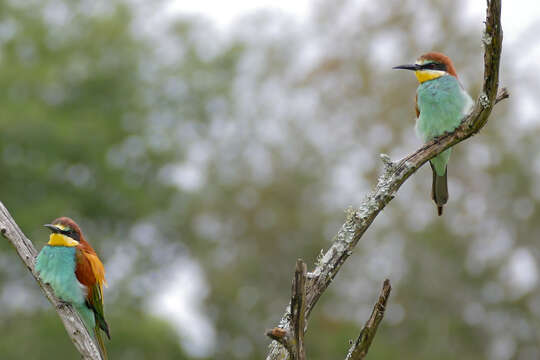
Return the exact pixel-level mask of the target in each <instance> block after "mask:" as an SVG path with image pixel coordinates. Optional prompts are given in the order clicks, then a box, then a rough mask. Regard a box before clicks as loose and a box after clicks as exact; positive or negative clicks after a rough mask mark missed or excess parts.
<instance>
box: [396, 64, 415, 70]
mask: <svg viewBox="0 0 540 360" xmlns="http://www.w3.org/2000/svg"><path fill="white" fill-rule="evenodd" d="M420 68H421V67H420V65H417V64H412V65H399V66H394V67H393V68H392V69H404V70H414V71H416V70H420Z"/></svg>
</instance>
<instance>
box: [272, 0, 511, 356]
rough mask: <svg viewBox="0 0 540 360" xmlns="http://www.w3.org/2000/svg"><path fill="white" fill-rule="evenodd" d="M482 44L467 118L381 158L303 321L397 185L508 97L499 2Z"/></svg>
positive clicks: (311, 292)
mask: <svg viewBox="0 0 540 360" xmlns="http://www.w3.org/2000/svg"><path fill="white" fill-rule="evenodd" d="M483 43H484V51H485V55H484V84H483V86H482V93H481V94H480V96H479V97H478V99H477V100H476V103H475V105H474V107H473V110H472V112H471V113H470V114H469V115H467V116H466V117H465V118H464V119H463V121H462V123H461V125H460V126H459V127H458V128H457V129H456V130H454V131H453V132H452V133H448V134H445V135H443V136H440V137H439V138H437V139H435V140H433V141H430V142H429V143H427V144H425V145H424V146H422V147H421V148H420V149H419V150H417V151H416V152H414V153H413V154H411V155H409V156H406V157H405V158H403V159H402V160H400V161H398V162H392V161H391V160H390V158H389V157H388V156H386V155H385V156H382V158H383V162H384V171H383V173H382V175H381V176H380V177H379V179H378V181H377V185H376V186H375V189H374V190H373V191H371V192H370V193H369V194H368V195H367V196H366V198H365V200H364V201H363V202H362V204H361V205H360V207H359V208H358V209H349V210H348V211H347V218H346V221H345V223H344V224H343V226H342V227H341V229H340V230H339V232H338V234H337V235H336V236H335V238H334V240H333V242H332V245H331V246H330V248H329V249H328V250H327V251H326V253H325V254H324V255H323V256H322V258H321V259H320V261H319V262H318V263H317V265H316V267H315V269H314V270H313V271H312V272H310V273H308V274H307V283H306V305H305V306H306V318H307V317H309V315H310V313H311V310H313V307H314V306H315V304H316V303H317V301H318V300H319V298H320V297H321V295H322V294H323V293H324V291H325V290H326V289H327V288H328V286H329V285H330V283H331V282H332V280H333V279H334V277H335V276H336V274H337V273H338V272H339V270H340V269H341V266H342V265H343V263H344V262H345V261H346V260H347V258H348V257H349V256H350V255H351V254H352V251H353V249H354V248H355V246H356V244H357V243H358V241H359V240H360V239H361V238H362V236H363V235H364V233H365V232H366V230H367V229H368V228H369V226H370V225H371V223H372V222H373V220H374V219H375V217H376V216H377V215H378V214H379V212H380V211H381V210H382V209H383V208H384V207H385V206H386V205H387V204H388V203H389V202H390V201H391V200H392V199H393V198H394V196H395V194H396V192H397V191H398V190H399V188H400V187H401V185H403V183H404V182H405V181H406V180H407V179H408V178H409V177H410V176H411V175H412V174H414V172H416V170H418V169H419V168H420V167H421V166H422V165H423V164H424V163H426V162H427V161H429V160H430V159H431V158H433V157H434V156H436V155H437V154H439V153H440V152H442V151H444V150H446V149H447V148H449V147H451V146H453V145H455V144H457V143H459V142H461V141H463V140H465V139H467V138H469V137H471V136H473V135H474V134H476V133H477V132H478V131H480V129H481V128H482V127H483V126H484V125H485V124H486V122H487V119H488V117H489V114H490V113H491V110H492V109H493V106H494V105H495V104H496V103H497V102H498V101H500V100H502V99H504V98H507V97H508V92H507V91H506V89H503V90H501V92H500V93H497V91H498V86H499V63H500V58H501V49H502V27H501V0H488V1H487V16H486V27H485V32H484V36H483ZM289 317H290V314H289V312H288V311H286V312H285V314H284V315H283V316H282V318H281V321H280V323H279V327H280V328H283V329H286V330H288V329H289V327H290V322H289V320H288V319H289ZM287 356H288V355H287V351H286V350H285V349H284V348H283V347H282V346H280V345H279V343H277V342H272V343H271V344H270V350H269V352H268V355H267V358H266V359H267V360H277V359H280V360H282V359H287Z"/></svg>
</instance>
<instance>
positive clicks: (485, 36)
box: [482, 32, 493, 46]
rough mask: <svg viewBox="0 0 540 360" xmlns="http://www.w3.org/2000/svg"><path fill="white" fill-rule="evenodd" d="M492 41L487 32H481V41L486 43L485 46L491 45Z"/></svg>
mask: <svg viewBox="0 0 540 360" xmlns="http://www.w3.org/2000/svg"><path fill="white" fill-rule="evenodd" d="M492 41H493V38H492V37H491V36H490V35H489V34H487V33H486V32H484V33H483V34H482V43H483V44H484V45H486V46H487V45H491V42H492Z"/></svg>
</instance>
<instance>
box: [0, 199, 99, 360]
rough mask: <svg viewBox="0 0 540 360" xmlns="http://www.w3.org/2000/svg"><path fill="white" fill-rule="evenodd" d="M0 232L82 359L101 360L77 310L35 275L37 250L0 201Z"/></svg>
mask: <svg viewBox="0 0 540 360" xmlns="http://www.w3.org/2000/svg"><path fill="white" fill-rule="evenodd" d="M0 233H1V234H2V235H3V236H4V237H5V238H6V239H7V240H9V242H10V243H11V244H12V245H13V246H14V247H15V250H17V254H19V257H20V258H21V260H22V262H23V263H24V264H25V265H26V268H27V269H28V270H29V271H30V273H31V274H32V276H34V279H36V281H37V283H38V284H39V286H40V287H41V290H42V291H43V293H44V294H45V296H46V297H47V299H49V301H50V302H51V304H53V306H54V308H55V309H56V312H57V313H58V316H59V317H60V319H61V320H62V322H63V323H64V327H65V328H66V331H67V333H68V335H69V337H70V339H71V341H72V342H73V345H75V347H76V348H77V350H78V351H79V353H80V354H81V356H82V359H83V360H101V356H100V354H99V351H98V349H97V347H96V345H95V344H94V341H93V340H92V337H91V336H90V334H89V333H88V330H87V329H86V327H85V326H84V324H83V322H82V321H81V319H80V318H79V314H78V313H77V311H75V310H74V309H73V307H72V306H71V305H69V304H66V303H65V302H62V301H60V300H59V299H58V298H57V297H56V296H55V295H54V293H53V291H52V289H51V287H50V286H49V285H47V284H44V283H43V282H41V280H40V279H39V277H38V276H37V274H36V272H35V270H34V263H35V259H36V256H37V250H36V248H34V245H33V244H32V242H31V241H30V240H29V239H28V238H27V237H26V236H25V235H24V234H23V232H22V231H21V229H20V228H19V226H18V225H17V223H16V222H15V220H13V218H12V217H11V215H10V214H9V211H8V210H7V209H6V207H5V206H4V204H2V202H0Z"/></svg>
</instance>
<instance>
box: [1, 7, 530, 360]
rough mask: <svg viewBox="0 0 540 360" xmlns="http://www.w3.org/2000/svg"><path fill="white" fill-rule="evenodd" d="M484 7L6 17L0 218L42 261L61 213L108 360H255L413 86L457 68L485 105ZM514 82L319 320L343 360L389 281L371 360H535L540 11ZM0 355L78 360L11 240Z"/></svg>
mask: <svg viewBox="0 0 540 360" xmlns="http://www.w3.org/2000/svg"><path fill="white" fill-rule="evenodd" d="M484 10H485V2H484V1H465V0H459V1H444V0H432V1H416V0H388V1H384V2H375V1H361V0H338V1H336V0H313V1H297V2H295V1H289V2H286V1H282V2H279V1H278V2H270V1H262V2H260V4H259V2H257V1H252V2H249V3H248V2H244V1H231V2H222V1H211V0H199V1H197V2H187V1H172V0H170V1H166V0H162V1H142V0H138V1H137V0H133V1H121V0H106V1H105V0H92V1H90V0H85V1H74V0H73V1H72V0H39V1H38V0H0V85H1V86H0V88H1V92H0V93H1V96H0V169H1V175H0V201H2V202H3V203H4V204H5V205H6V206H7V208H8V209H9V210H10V212H11V214H12V215H13V216H14V218H15V220H16V221H17V222H18V223H19V225H20V226H21V228H22V229H23V231H24V232H25V233H26V234H27V236H29V237H30V238H31V239H32V240H33V241H34V243H35V245H36V247H37V248H38V249H39V248H41V247H42V246H43V245H44V244H45V243H46V241H47V239H48V231H47V230H46V229H45V228H43V227H42V224H45V223H48V222H50V221H51V220H52V219H54V218H56V217H58V216H61V215H67V216H70V217H73V218H74V219H75V220H76V221H77V222H78V223H79V224H80V225H81V226H82V228H83V230H84V232H85V233H86V236H87V238H88V240H89V241H90V242H91V243H92V244H93V246H94V247H95V248H96V250H97V251H98V253H99V254H100V256H101V258H102V259H103V261H104V263H105V265H106V268H107V278H108V282H109V288H108V289H106V292H105V299H106V315H107V317H108V321H109V324H110V326H111V333H112V341H110V342H108V343H107V347H108V349H109V353H110V358H111V359H115V360H119V359H130V360H131V359H153V360H158V359H260V358H263V357H264V356H265V354H266V351H267V345H268V343H269V341H268V339H267V338H266V337H265V336H264V330H265V329H266V328H269V327H272V326H274V325H275V324H276V323H277V322H278V320H279V318H280V316H281V314H282V313H283V310H284V308H285V305H286V303H287V302H288V299H289V293H290V281H291V276H292V272H293V267H294V262H295V260H296V258H298V257H302V258H303V259H305V260H306V262H307V263H308V266H309V267H310V268H312V267H313V264H314V263H315V262H316V259H317V256H318V255H319V254H320V252H321V250H322V249H326V248H327V247H328V245H329V243H330V241H331V239H332V237H333V235H334V234H335V233H336V232H337V230H338V228H339V226H340V224H341V223H342V222H343V220H344V217H345V214H344V210H345V209H346V208H347V207H349V206H356V205H358V204H359V203H360V201H361V200H362V198H363V197H364V196H365V194H366V192H367V191H368V190H369V189H370V188H371V187H373V185H374V184H375V180H376V177H377V175H378V174H379V173H380V171H381V167H382V163H381V162H380V161H379V160H378V159H379V153H388V154H390V156H391V157H392V158H393V159H398V158H400V157H402V156H404V155H406V154H408V153H410V152H412V151H414V150H415V149H416V148H417V147H418V146H419V145H420V142H419V141H418V140H417V139H416V137H415V135H414V131H413V126H414V105H413V102H414V91H415V88H416V79H415V78H414V76H413V75H412V74H411V73H408V72H402V71H394V70H392V69H391V67H392V66H394V65H398V64H402V63H408V62H412V61H414V59H415V58H416V57H417V56H418V55H420V54H421V53H423V52H427V51H430V50H438V51H443V52H445V53H447V54H448V55H450V56H451V57H452V58H453V60H454V63H455V65H456V68H457V70H458V73H459V75H460V78H461V81H462V82H463V84H464V86H465V88H466V89H467V90H468V91H469V93H470V94H471V95H473V97H476V96H477V95H478V93H479V89H480V86H481V80H482V75H481V74H482V70H483V67H482V65H483V61H482V56H483V49H482V46H481V41H480V39H481V35H482V26H483V20H484V16H485V14H484ZM502 20H503V28H504V34H505V42H504V47H503V59H502V65H501V83H502V84H503V85H505V86H507V87H508V88H509V89H510V91H511V94H512V97H511V99H509V100H506V101H505V102H503V103H500V104H499V105H497V106H496V108H495V110H494V112H493V113H492V116H491V118H490V121H489V123H488V125H487V126H486V127H485V128H484V129H483V130H482V132H481V134H480V135H478V136H475V137H474V138H472V139H470V140H468V141H466V142H464V143H461V144H459V146H458V147H457V148H456V149H455V151H454V152H453V158H452V162H451V164H450V165H449V186H450V201H449V204H448V206H447V208H446V210H445V214H444V216H443V217H440V218H439V217H437V216H436V212H435V208H434V205H433V204H432V202H431V200H430V186H431V183H430V182H431V173H430V171H429V169H428V168H427V167H425V168H423V169H421V170H420V171H418V172H417V173H416V174H415V175H414V176H413V177H412V178H411V179H409V181H407V183H406V184H405V185H404V186H403V187H402V188H401V189H400V191H399V193H398V195H397V198H396V199H395V200H394V201H392V202H391V203H390V204H389V205H388V206H387V207H386V208H385V210H384V211H383V213H382V214H380V215H379V217H378V218H377V219H376V221H375V222H374V224H373V226H372V227H371V228H370V230H369V231H368V232H367V233H366V235H365V236H364V238H363V239H362V241H361V242H360V244H359V245H358V248H357V249H356V251H355V253H354V255H353V256H352V258H350V259H349V261H348V263H347V264H346V265H345V266H344V268H343V269H342V271H341V272H340V274H339V275H338V276H337V278H336V280H335V281H334V282H333V284H332V287H331V288H330V289H329V291H327V292H326V293H325V295H324V296H323V298H322V299H321V301H320V302H319V304H318V305H317V307H316V308H315V311H314V312H313V314H312V317H311V319H310V324H309V331H308V333H307V335H306V337H307V340H306V341H307V353H308V356H309V357H310V358H313V359H340V358H344V357H345V354H346V351H347V348H348V346H349V345H348V341H349V339H353V338H355V337H356V336H357V334H358V332H359V329H360V328H361V326H362V324H363V322H364V321H365V320H366V319H367V317H368V315H369V312H370V311H371V307H372V305H373V303H374V301H375V298H376V295H377V293H378V291H379V289H380V286H381V284H382V281H383V279H384V278H386V277H388V278H390V279H391V281H392V284H393V287H394V290H393V293H392V296H391V299H390V305H389V308H388V312H387V316H386V317H385V319H384V322H383V324H382V327H381V328H380V331H379V334H378V336H377V337H376V339H375V342H374V344H373V346H372V348H371V351H370V355H369V358H370V359H398V358H399V359H417V360H423V359H426V360H427V359H456V358H460V359H496V360H506V359H519V360H525V359H538V358H540V328H539V326H540V290H539V287H538V262H539V261H540V182H538V180H537V179H538V177H539V176H540V154H539V151H538V150H539V149H540V137H539V136H538V135H539V134H540V112H539V110H538V105H537V103H538V99H539V95H540V92H539V90H540V75H539V74H540V65H539V64H540V61H539V59H540V46H539V44H540V43H539V42H538V40H537V38H538V36H537V31H539V30H540V9H539V7H538V5H537V3H536V2H535V1H503V19H502ZM0 333H1V334H2V336H0V349H1V353H2V355H1V358H2V359H25V360H27V359H73V358H77V353H76V352H75V350H74V348H73V346H72V345H71V343H70V341H69V339H68V337H67V336H65V332H64V329H63V327H62V324H61V322H60V321H59V319H58V318H57V317H56V314H55V312H54V311H53V310H52V309H51V306H50V304H49V303H48V302H47V301H46V300H45V298H44V297H43V296H42V295H41V293H40V291H39V289H38V287H37V286H36V284H35V282H34V280H33V279H32V278H31V276H30V275H29V274H28V272H27V270H26V269H25V268H24V266H23V265H22V263H21V262H20V260H19V259H18V258H17V256H16V255H15V252H14V250H13V249H12V248H11V247H10V246H9V244H8V243H7V241H0Z"/></svg>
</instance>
